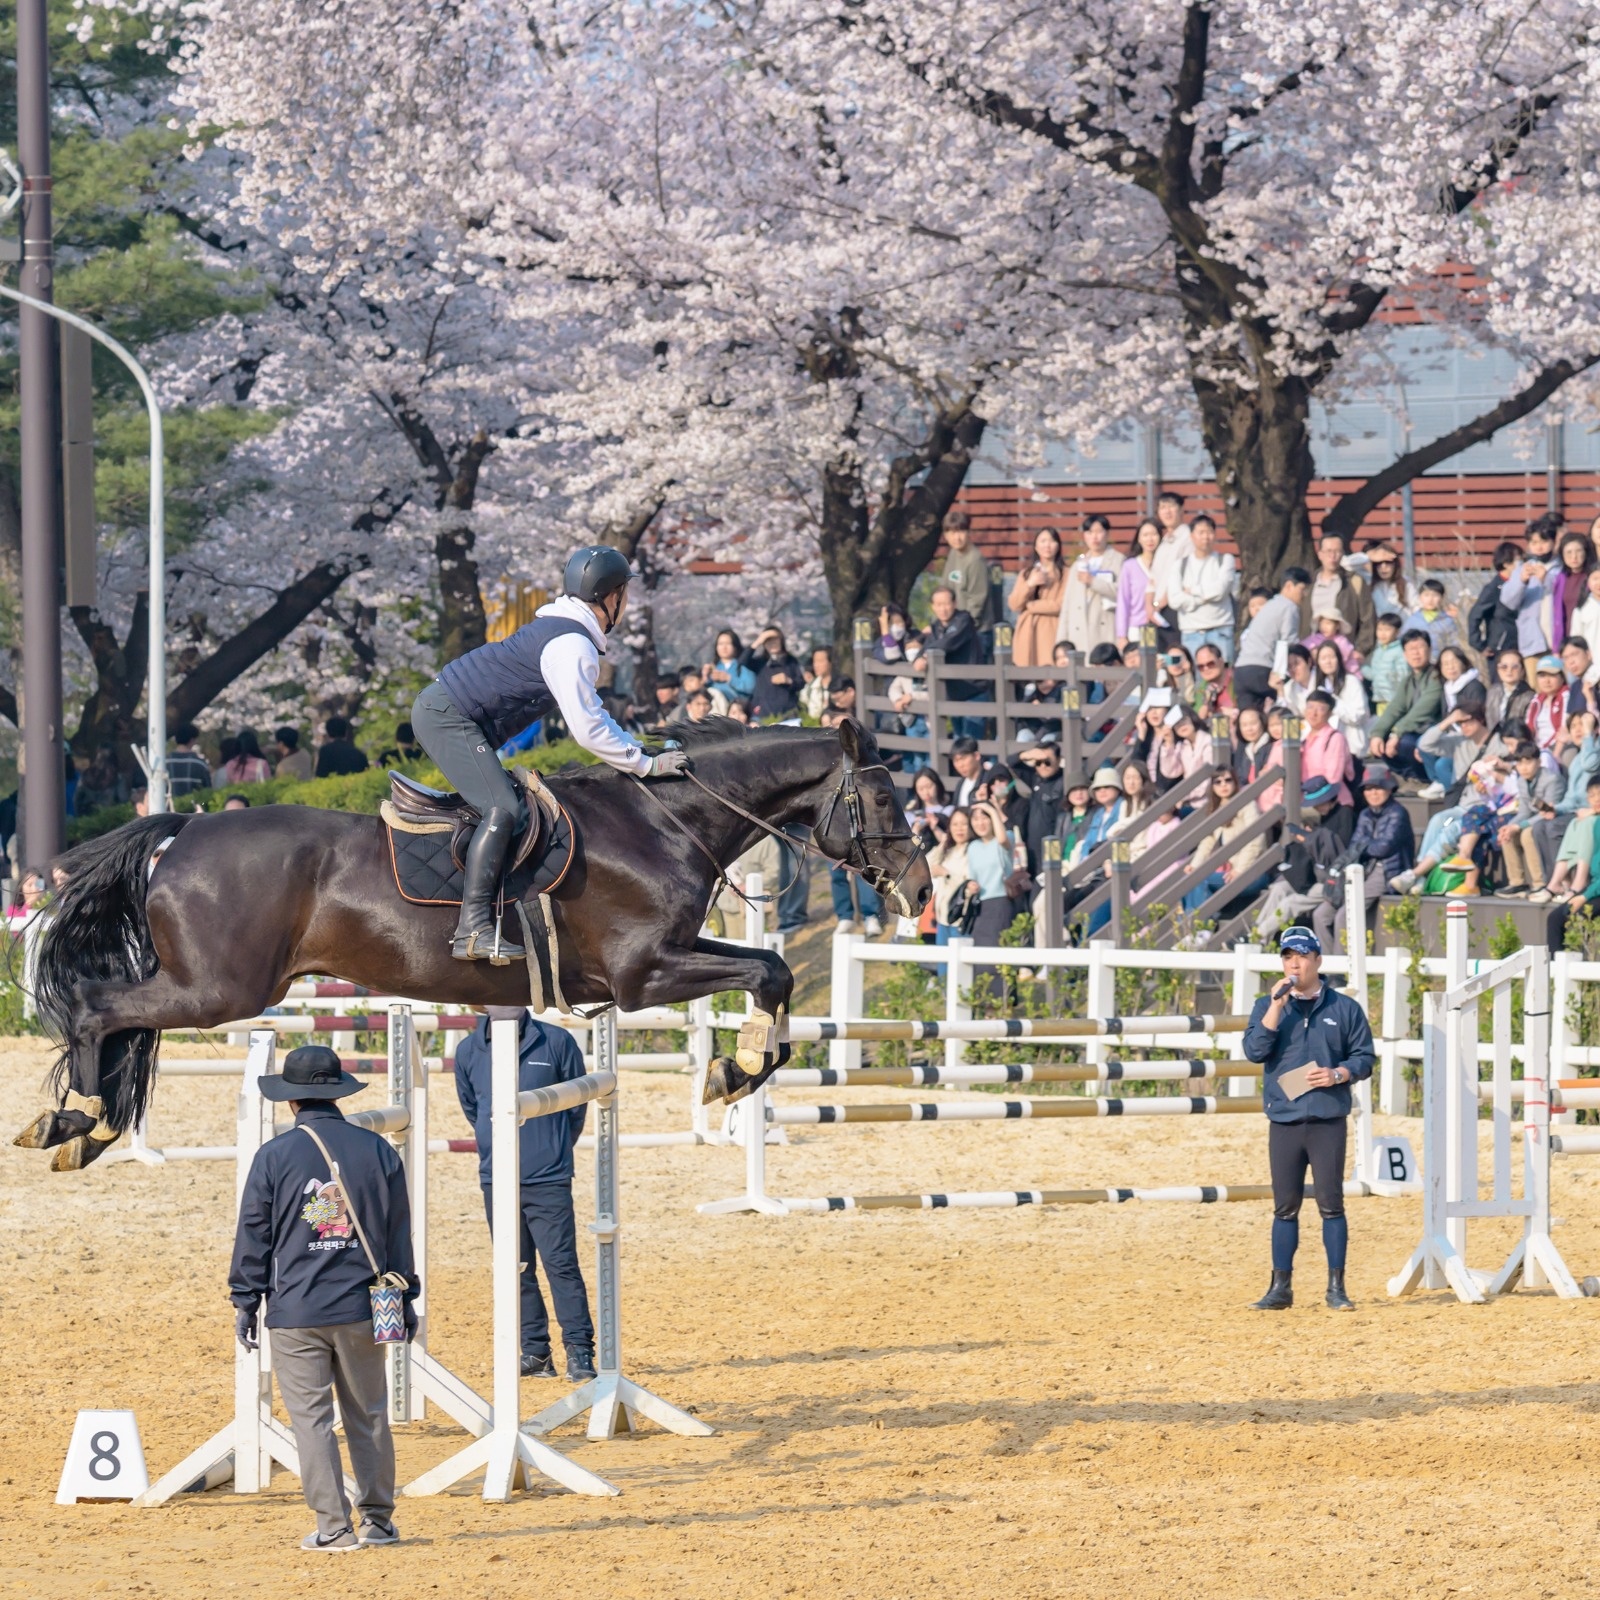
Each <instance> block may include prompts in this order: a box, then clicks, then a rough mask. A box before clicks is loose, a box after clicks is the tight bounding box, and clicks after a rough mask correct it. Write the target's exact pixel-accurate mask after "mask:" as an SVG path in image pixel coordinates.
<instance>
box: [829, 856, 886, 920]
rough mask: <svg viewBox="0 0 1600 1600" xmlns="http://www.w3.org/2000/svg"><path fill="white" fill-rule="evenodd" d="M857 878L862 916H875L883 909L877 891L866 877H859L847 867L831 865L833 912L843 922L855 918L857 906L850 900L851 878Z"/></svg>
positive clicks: (830, 881) (830, 891)
mask: <svg viewBox="0 0 1600 1600" xmlns="http://www.w3.org/2000/svg"><path fill="white" fill-rule="evenodd" d="M852 878H855V880H856V885H855V888H856V898H857V899H858V900H860V902H861V917H862V920H863V921H865V920H866V919H867V918H868V917H875V916H877V915H878V913H879V912H880V911H881V910H882V909H883V902H882V901H881V900H879V898H878V896H877V892H876V891H875V890H874V889H873V887H872V885H871V884H870V883H868V882H867V880H866V879H865V878H860V877H857V876H856V874H855V873H853V872H851V871H849V870H848V869H847V868H845V867H831V868H830V869H829V871H828V892H829V893H830V894H831V895H832V896H833V914H834V916H836V917H838V918H839V919H840V921H842V922H853V921H854V920H855V915H856V911H855V906H854V905H853V904H852V903H851V900H850V880H851V879H852Z"/></svg>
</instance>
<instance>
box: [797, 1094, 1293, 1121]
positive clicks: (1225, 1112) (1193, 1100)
mask: <svg viewBox="0 0 1600 1600" xmlns="http://www.w3.org/2000/svg"><path fill="white" fill-rule="evenodd" d="M1260 1109H1261V1097H1260V1096H1259V1095H1239V1096H1230V1097H1225V1098H1222V1099H1218V1098H1217V1096H1216V1095H1210V1094H1196V1095H1150V1096H1147V1097H1135V1098H1133V1099H1128V1100H1123V1099H1112V1098H1110V1097H1107V1096H1104V1095H1098V1096H1094V1097H1090V1096H1088V1095H1083V1096H1078V1095H1074V1096H1072V1097H1070V1098H1069V1097H1068V1096H1065V1095H1062V1096H1060V1097H1058V1098H1055V1099H1050V1100H947V1101H944V1102H943V1103H941V1102H939V1101H933V1102H931V1103H929V1104H926V1105H924V1104H918V1103H914V1102H912V1101H905V1102H903V1103H900V1104H895V1105H882V1106H769V1107H768V1109H767V1121H768V1122H769V1123H772V1124H774V1125H776V1126H777V1127H780V1128H801V1127H815V1126H818V1125H819V1124H834V1123H841V1122H1019V1121H1024V1122H1025V1121H1030V1120H1032V1121H1037V1120H1039V1119H1041V1118H1048V1117H1210V1116H1233V1115H1237V1114H1239V1113H1243V1112H1255V1111H1260Z"/></svg>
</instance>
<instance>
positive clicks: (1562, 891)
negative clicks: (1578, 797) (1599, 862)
mask: <svg viewBox="0 0 1600 1600" xmlns="http://www.w3.org/2000/svg"><path fill="white" fill-rule="evenodd" d="M1597 819H1600V772H1597V773H1596V774H1595V775H1594V776H1593V777H1592V778H1590V779H1589V782H1588V786H1587V788H1586V791H1585V803H1584V804H1583V805H1582V806H1581V807H1580V808H1579V809H1578V810H1577V811H1576V812H1575V813H1574V814H1573V818H1572V821H1571V822H1570V823H1569V824H1568V825H1567V831H1566V832H1565V833H1564V834H1563V835H1562V836H1561V848H1560V849H1559V850H1558V851H1557V852H1556V864H1555V867H1554V869H1553V870H1552V871H1551V873H1550V882H1549V883H1548V884H1547V885H1546V886H1545V892H1546V895H1547V897H1548V898H1550V899H1559V898H1560V897H1561V896H1563V895H1574V894H1579V893H1581V892H1582V891H1583V890H1584V889H1586V888H1588V886H1589V863H1590V861H1591V859H1592V858H1593V856H1594V841H1595V823H1596V821H1597ZM1529 898H1530V899H1533V898H1537V897H1535V896H1530V897H1529Z"/></svg>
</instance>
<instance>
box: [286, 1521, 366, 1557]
mask: <svg viewBox="0 0 1600 1600" xmlns="http://www.w3.org/2000/svg"><path fill="white" fill-rule="evenodd" d="M300 1548H301V1549H302V1550H321V1551H324V1552H325V1553H326V1554H328V1555H340V1556H342V1555H347V1554H348V1553H349V1552H350V1551H352V1550H360V1549H362V1548H363V1546H362V1543H361V1541H360V1540H359V1539H358V1538H356V1536H355V1535H354V1534H353V1533H352V1532H351V1531H350V1530H349V1529H348V1528H341V1529H340V1530H339V1532H338V1533H336V1534H334V1536H333V1537H332V1538H331V1539H324V1538H323V1537H322V1535H321V1534H320V1533H308V1534H307V1535H306V1536H305V1538H303V1539H302V1540H301V1541H300Z"/></svg>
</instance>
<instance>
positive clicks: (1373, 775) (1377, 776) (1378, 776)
mask: <svg viewBox="0 0 1600 1600" xmlns="http://www.w3.org/2000/svg"><path fill="white" fill-rule="evenodd" d="M1361 787H1362V788H1363V789H1388V790H1389V791H1390V792H1391V793H1393V791H1394V790H1396V789H1398V788H1399V787H1400V780H1399V779H1398V778H1397V777H1395V775H1394V774H1393V773H1392V772H1391V771H1390V770H1389V769H1388V768H1387V767H1380V766H1371V767H1365V768H1363V769H1362V772H1361Z"/></svg>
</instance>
